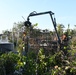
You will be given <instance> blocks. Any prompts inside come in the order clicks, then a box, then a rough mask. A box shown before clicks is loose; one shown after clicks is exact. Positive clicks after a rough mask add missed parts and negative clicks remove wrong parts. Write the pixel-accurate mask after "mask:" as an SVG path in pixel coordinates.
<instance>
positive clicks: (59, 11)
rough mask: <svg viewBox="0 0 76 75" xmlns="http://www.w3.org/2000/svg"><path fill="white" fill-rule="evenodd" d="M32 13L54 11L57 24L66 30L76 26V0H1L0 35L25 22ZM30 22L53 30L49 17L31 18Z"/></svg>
mask: <svg viewBox="0 0 76 75" xmlns="http://www.w3.org/2000/svg"><path fill="white" fill-rule="evenodd" d="M32 11H36V12H45V11H53V12H54V13H55V18H56V21H57V23H60V24H63V25H64V26H65V28H67V27H68V24H70V28H74V25H76V0H0V33H1V32H2V31H3V30H7V29H8V30H10V29H12V27H13V23H14V22H19V21H24V19H23V18H22V16H24V18H25V19H26V18H27V16H28V15H29V13H31V12H32ZM30 21H31V22H32V23H33V24H35V23H38V24H39V25H38V27H39V28H43V29H51V30H52V29H53V25H52V22H51V19H50V16H49V15H42V16H35V17H31V18H30Z"/></svg>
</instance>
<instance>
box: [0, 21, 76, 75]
mask: <svg viewBox="0 0 76 75" xmlns="http://www.w3.org/2000/svg"><path fill="white" fill-rule="evenodd" d="M34 26H35V25H34ZM69 26H70V25H68V29H67V30H66V31H65V32H64V29H63V28H64V25H62V24H58V33H59V35H60V36H61V35H62V34H63V32H64V33H67V34H68V35H69V36H72V39H71V40H70V42H69V45H68V46H65V47H64V48H63V50H59V51H56V50H54V51H55V52H54V53H51V52H48V55H46V54H45V50H44V49H43V48H40V49H39V50H38V52H37V53H35V52H34V51H33V50H31V51H28V53H27V55H23V54H22V50H23V47H24V41H23V37H25V36H26V35H27V33H28V32H29V31H28V32H27V33H26V34H25V35H24V34H23V32H25V31H26V30H24V31H21V29H22V27H23V23H22V22H20V23H14V27H13V29H12V31H9V32H8V31H4V33H3V34H7V35H8V34H9V35H8V36H9V40H10V42H13V43H14V44H15V49H16V50H17V51H18V52H17V53H13V52H9V53H3V54H2V53H0V75H76V58H75V57H76V49H75V48H76V41H75V40H76V37H75V29H74V30H71V29H69ZM60 31H61V32H60ZM44 32H47V30H44ZM49 32H50V35H53V34H54V33H55V32H52V31H49ZM12 33H13V39H12V37H10V36H11V35H12ZM40 33H41V30H40V29H36V28H33V30H32V32H31V34H32V35H30V36H31V37H38V36H39V34H40ZM69 47H70V48H71V49H70V48H69ZM65 51H67V54H65Z"/></svg>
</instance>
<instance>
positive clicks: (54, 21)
mask: <svg viewBox="0 0 76 75" xmlns="http://www.w3.org/2000/svg"><path fill="white" fill-rule="evenodd" d="M45 14H49V15H50V17H51V20H52V23H53V26H54V29H55V32H56V36H57V40H56V41H52V42H51V45H50V46H52V48H55V47H56V49H57V48H58V49H60V48H62V47H61V46H62V44H61V39H60V36H59V35H58V32H57V29H56V26H57V25H56V19H55V17H53V15H54V13H53V12H52V11H47V12H41V13H37V12H36V11H33V12H31V13H30V14H29V15H28V17H27V21H25V22H24V25H25V27H27V28H32V25H31V22H30V21H29V20H30V17H33V16H39V15H45ZM41 46H42V45H41ZM46 46H47V45H46ZM26 50H27V52H28V37H27V48H26ZM26 50H25V51H26Z"/></svg>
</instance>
